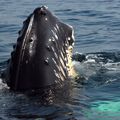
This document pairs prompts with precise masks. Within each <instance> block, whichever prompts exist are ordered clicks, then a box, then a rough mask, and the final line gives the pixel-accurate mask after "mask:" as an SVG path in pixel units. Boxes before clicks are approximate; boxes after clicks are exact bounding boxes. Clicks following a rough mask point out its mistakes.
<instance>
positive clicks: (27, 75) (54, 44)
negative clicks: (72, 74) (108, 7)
mask: <svg viewBox="0 0 120 120" xmlns="http://www.w3.org/2000/svg"><path fill="white" fill-rule="evenodd" d="M73 42H74V37H73V29H72V27H71V26H69V25H67V24H64V23H62V22H61V21H60V20H58V18H57V17H56V16H55V15H53V14H52V13H51V12H50V11H49V10H48V9H47V8H46V7H44V6H42V7H40V8H37V9H35V10H34V12H33V13H32V14H30V15H29V16H28V18H27V19H26V20H25V21H24V22H23V28H22V29H21V30H20V31H19V37H18V39H17V43H16V45H14V47H13V49H14V50H13V52H12V53H11V58H10V61H9V63H8V68H7V70H6V77H5V80H6V82H7V84H8V86H9V87H10V89H12V90H16V91H19V90H31V89H39V88H42V87H46V86H50V85H55V84H59V85H61V84H62V83H63V82H64V81H65V80H66V79H67V78H68V73H69V68H68V67H67V64H68V61H69V59H68V58H69V54H68V49H69V48H70V47H71V46H73Z"/></svg>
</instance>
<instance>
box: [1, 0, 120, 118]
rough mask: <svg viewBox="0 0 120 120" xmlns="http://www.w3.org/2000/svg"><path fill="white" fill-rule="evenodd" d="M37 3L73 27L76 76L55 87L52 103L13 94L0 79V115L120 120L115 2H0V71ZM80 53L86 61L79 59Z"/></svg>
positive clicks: (119, 8)
mask: <svg viewBox="0 0 120 120" xmlns="http://www.w3.org/2000/svg"><path fill="white" fill-rule="evenodd" d="M41 5H46V6H48V8H49V9H50V10H51V11H53V12H54V13H55V14H56V15H57V17H59V19H61V20H62V21H64V22H65V23H68V24H70V25H72V26H73V28H74V30H75V46H74V51H73V53H74V55H75V57H74V61H73V64H74V66H75V69H76V71H77V72H78V74H79V75H80V78H79V79H77V80H76V79H75V80H73V81H72V83H71V86H70V87H69V88H68V89H64V90H61V91H59V94H58V95H57V97H56V98H55V102H54V104H50V105H42V104H41V102H40V101H39V99H40V98H39V97H41V96H40V95H36V96H32V97H31V96H30V95H26V94H22V93H13V92H11V91H9V89H7V87H6V85H5V84H3V83H2V82H1V81H0V119H1V120H19V119H22V120H28V119H30V120H119V119H120V94H119V91H120V48H119V46H120V1H119V0H74V1H73V0H65V1H63V0H57V1H54V0H49V1H45V0H20V1H17V0H0V71H3V70H4V69H5V68H6V60H7V59H8V58H9V57H10V53H11V51H12V46H13V44H14V43H16V40H17V37H18V31H19V30H20V29H21V27H22V22H23V21H24V20H25V19H26V18H27V16H28V15H29V14H30V13H31V12H32V11H33V10H34V9H35V8H36V7H39V6H41ZM76 52H77V53H76ZM80 53H81V54H83V55H84V56H85V58H86V59H85V60H83V61H80V60H79V59H80V58H79V54H80ZM0 80H1V79H0Z"/></svg>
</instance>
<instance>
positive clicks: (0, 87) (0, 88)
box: [0, 78, 9, 90]
mask: <svg viewBox="0 0 120 120" xmlns="http://www.w3.org/2000/svg"><path fill="white" fill-rule="evenodd" d="M3 88H9V87H8V86H7V84H5V83H3V82H2V79H1V78H0V90H2V89H3Z"/></svg>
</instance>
